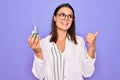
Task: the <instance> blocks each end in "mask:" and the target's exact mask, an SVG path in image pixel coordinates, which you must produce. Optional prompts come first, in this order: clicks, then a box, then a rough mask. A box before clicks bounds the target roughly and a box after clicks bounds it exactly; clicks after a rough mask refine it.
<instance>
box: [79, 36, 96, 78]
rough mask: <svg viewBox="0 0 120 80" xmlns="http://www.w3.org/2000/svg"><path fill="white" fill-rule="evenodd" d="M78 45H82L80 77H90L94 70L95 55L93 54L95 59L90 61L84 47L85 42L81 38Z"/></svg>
mask: <svg viewBox="0 0 120 80" xmlns="http://www.w3.org/2000/svg"><path fill="white" fill-rule="evenodd" d="M80 44H81V45H82V63H81V67H82V76H83V77H90V76H91V75H92V74H93V73H94V70H95V65H94V63H95V60H96V53H95V58H94V59H92V58H91V57H90V56H89V55H88V52H87V48H86V46H85V41H84V39H83V38H81V40H80Z"/></svg>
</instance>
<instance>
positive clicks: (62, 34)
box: [57, 30, 67, 41]
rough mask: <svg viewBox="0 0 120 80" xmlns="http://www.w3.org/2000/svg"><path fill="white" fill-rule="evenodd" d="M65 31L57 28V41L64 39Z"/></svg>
mask: <svg viewBox="0 0 120 80" xmlns="http://www.w3.org/2000/svg"><path fill="white" fill-rule="evenodd" d="M66 36H67V31H63V30H58V40H57V41H63V40H65V39H66Z"/></svg>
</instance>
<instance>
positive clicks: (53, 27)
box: [50, 3, 77, 44]
mask: <svg viewBox="0 0 120 80" xmlns="http://www.w3.org/2000/svg"><path fill="white" fill-rule="evenodd" d="M62 7H68V8H70V9H71V10H72V12H73V16H75V14H74V10H73V8H72V6H71V5H70V4H68V3H65V4H61V5H59V6H58V7H57V8H56V9H55V11H54V14H53V17H52V24H51V33H50V34H51V38H50V42H55V43H56V41H57V39H58V32H57V26H56V23H55V21H54V16H56V14H57V12H58V10H59V9H60V8H62ZM67 34H69V36H70V40H71V41H73V42H74V43H75V44H77V41H76V36H75V20H74V18H73V21H72V24H71V26H70V28H69V29H68V31H67Z"/></svg>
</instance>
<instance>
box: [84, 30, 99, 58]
mask: <svg viewBox="0 0 120 80" xmlns="http://www.w3.org/2000/svg"><path fill="white" fill-rule="evenodd" d="M98 33H99V32H96V33H95V34H92V33H88V34H87V36H86V41H87V43H88V54H89V56H90V57H91V58H94V57H95V54H94V53H95V42H96V37H97V35H98Z"/></svg>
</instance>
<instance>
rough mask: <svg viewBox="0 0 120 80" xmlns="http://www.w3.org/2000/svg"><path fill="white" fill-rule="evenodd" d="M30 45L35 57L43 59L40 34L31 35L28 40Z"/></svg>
mask: <svg viewBox="0 0 120 80" xmlns="http://www.w3.org/2000/svg"><path fill="white" fill-rule="evenodd" d="M28 44H29V46H30V48H31V49H32V50H33V51H34V53H35V55H36V56H37V57H38V58H40V59H43V55H42V50H41V47H40V37H39V35H38V34H32V35H30V37H29V38H28Z"/></svg>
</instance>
